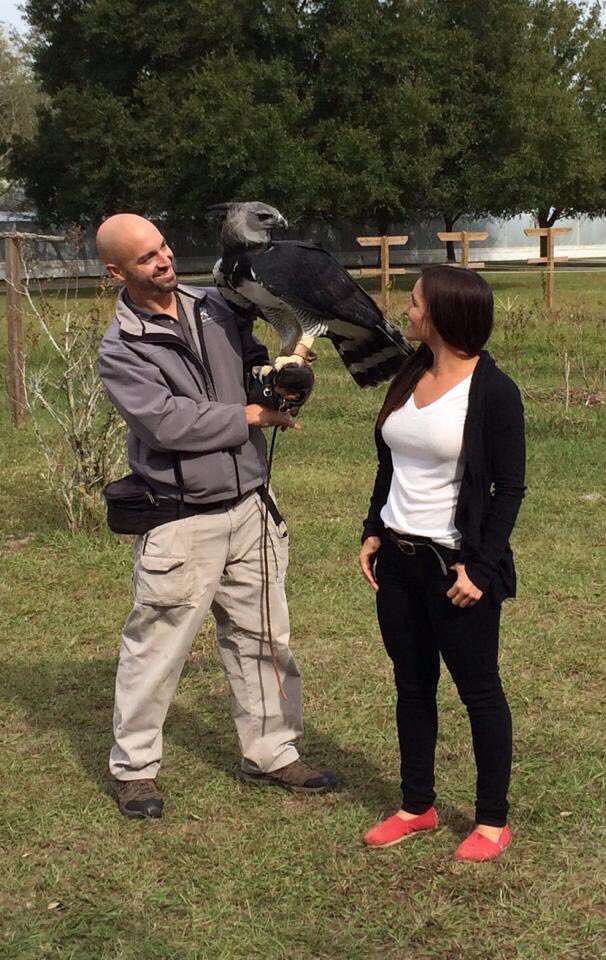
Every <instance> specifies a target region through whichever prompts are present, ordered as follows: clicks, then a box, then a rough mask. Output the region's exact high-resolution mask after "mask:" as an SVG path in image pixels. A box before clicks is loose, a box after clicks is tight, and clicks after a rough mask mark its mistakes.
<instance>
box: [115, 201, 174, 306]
mask: <svg viewBox="0 0 606 960" xmlns="http://www.w3.org/2000/svg"><path fill="white" fill-rule="evenodd" d="M97 250H98V251H99V257H100V258H101V260H103V263H104V264H105V266H106V267H107V269H108V272H109V273H110V275H111V276H112V277H114V278H115V279H116V280H119V281H121V282H122V283H124V284H126V286H127V288H128V291H129V293H130V294H131V295H133V296H135V297H138V298H139V299H141V298H144V299H145V298H147V297H149V296H153V295H154V294H167V293H169V292H170V291H172V290H174V289H175V287H176V286H177V276H176V274H175V271H174V267H173V260H174V257H173V252H172V250H171V249H170V247H169V246H168V244H167V243H166V240H165V239H164V237H163V236H162V234H161V233H160V231H159V230H158V228H157V227H155V226H154V224H153V223H151V222H150V221H149V220H146V219H145V217H140V216H138V215H137V214H136V213H116V214H114V216H112V217H108V219H107V220H105V221H104V222H103V223H102V224H101V226H100V227H99V229H98V230H97Z"/></svg>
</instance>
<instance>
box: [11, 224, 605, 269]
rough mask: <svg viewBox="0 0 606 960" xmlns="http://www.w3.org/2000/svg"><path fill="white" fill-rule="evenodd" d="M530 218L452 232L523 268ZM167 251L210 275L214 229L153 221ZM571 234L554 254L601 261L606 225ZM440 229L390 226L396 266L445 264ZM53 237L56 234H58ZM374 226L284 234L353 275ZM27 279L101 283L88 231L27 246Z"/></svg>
mask: <svg viewBox="0 0 606 960" xmlns="http://www.w3.org/2000/svg"><path fill="white" fill-rule="evenodd" d="M0 222H1V229H2V231H3V232H4V231H11V230H15V231H17V232H19V231H23V232H29V233H32V232H38V231H39V225H38V224H37V223H36V219H35V216H34V215H33V214H30V215H21V217H20V218H18V217H17V216H14V217H13V219H10V218H9V216H8V215H7V214H4V215H2V214H1V213H0ZM533 225H534V224H533V220H532V218H531V217H529V216H527V217H516V218H514V219H512V220H506V221H468V220H465V219H461V220H459V221H457V225H456V228H457V230H459V231H460V230H466V231H472V232H473V231H476V232H477V231H481V232H485V233H486V234H487V236H486V240H485V241H482V242H481V243H474V247H473V255H474V258H477V259H478V260H483V261H485V262H487V263H490V262H494V261H511V262H519V261H527V260H528V259H529V258H530V257H532V256H533V255H535V252H536V241H533V240H532V238H527V237H526V236H525V235H524V229H525V228H528V227H532V226H533ZM158 226H159V227H160V228H161V229H162V231H163V232H164V233H165V235H166V237H167V240H168V242H169V243H170V245H171V246H172V248H173V250H174V252H175V254H176V257H177V266H178V269H179V272H180V273H185V274H187V273H192V274H199V273H209V272H210V271H211V270H212V267H213V264H214V263H215V260H216V259H217V241H216V233H215V229H214V227H213V226H211V225H208V226H199V225H196V224H191V223H187V224H179V225H173V226H168V225H165V224H162V223H160V222H158ZM560 226H563V227H564V226H565V227H570V228H571V233H570V234H569V236H567V237H566V241H565V242H564V241H563V240H561V241H559V242H558V244H557V253H558V255H559V256H563V257H568V258H570V259H585V260H586V259H596V260H598V259H601V258H605V259H606V219H599V220H588V219H586V218H577V219H576V220H562V221H558V227H560ZM442 230H443V224H442V222H441V221H438V220H434V221H428V222H425V223H417V224H409V223H394V224H390V225H389V228H388V230H387V231H386V233H387V234H389V235H398V234H406V235H407V236H408V238H409V239H408V244H407V245H406V247H405V248H404V247H403V248H400V249H394V251H393V253H392V255H391V262H392V264H393V266H394V267H397V266H403V265H410V266H414V265H418V264H425V263H440V262H444V261H445V259H446V252H445V247H444V243H443V242H441V241H440V240H439V238H438V236H437V234H438V232H441V231H442ZM58 232H59V233H61V232H62V230H61V229H60V230H59V231H58ZM377 232H378V231H377V228H376V224H369V223H355V222H351V223H347V222H343V223H339V224H333V223H328V222H320V221H313V222H308V223H295V224H292V225H291V228H290V229H289V230H288V232H287V233H286V234H285V238H287V239H305V240H313V241H316V242H317V243H320V244H321V245H322V246H323V247H325V248H326V249H327V250H330V252H331V253H333V254H334V255H335V256H336V257H337V259H338V260H339V261H340V262H341V263H342V264H343V265H344V266H346V267H348V268H350V269H352V270H359V269H364V268H367V267H377V266H378V265H379V251H378V250H373V249H364V248H360V246H359V245H358V244H357V242H356V237H359V236H368V235H373V234H376V233H377ZM3 246H4V244H0V281H1V280H4V279H5V269H4V256H3V250H2V249H1V248H2V247H3ZM28 260H29V262H30V266H31V273H32V276H34V277H41V278H42V277H43V278H61V277H66V278H67V277H74V276H80V277H100V276H103V274H104V269H103V265H102V264H101V262H100V261H99V260H98V259H97V252H96V249H95V238H94V231H93V230H92V229H89V230H86V231H84V232H83V233H82V234H81V235H80V237H79V239H78V242H77V244H76V245H67V244H52V243H48V242H37V243H34V244H33V245H32V250H31V256H29V257H28Z"/></svg>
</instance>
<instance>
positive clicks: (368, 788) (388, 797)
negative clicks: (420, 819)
mask: <svg viewBox="0 0 606 960" xmlns="http://www.w3.org/2000/svg"><path fill="white" fill-rule="evenodd" d="M4 667H5V669H4V670H3V673H2V679H1V680H0V696H1V697H2V698H3V700H4V701H5V702H6V703H9V702H12V703H17V704H18V705H19V706H20V707H21V708H22V709H23V710H24V711H25V713H26V716H27V719H28V721H29V722H30V723H31V724H32V725H33V726H34V727H35V728H37V729H38V730H40V731H46V732H47V731H53V730H55V731H57V732H59V733H60V734H63V735H67V737H68V738H69V740H70V743H71V747H72V751H73V754H74V756H75V757H77V758H78V762H79V763H80V764H81V766H82V769H83V770H84V772H85V774H86V776H87V777H88V778H89V779H90V780H91V781H93V782H95V783H97V784H98V785H99V787H100V788H101V789H103V790H107V789H108V781H109V774H108V771H107V757H108V753H109V750H110V747H111V743H112V733H111V717H112V707H113V690H114V679H115V670H116V662H115V660H113V659H112V660H107V659H103V660H92V661H86V662H85V661H77V660H73V661H62V662H57V661H44V660H37V661H25V660H20V661H15V660H13V661H12V662H7V663H5V664H4ZM200 704H201V714H202V713H203V716H201V715H199V714H196V713H195V712H194V711H192V710H191V709H188V708H184V707H183V706H181V705H180V704H178V703H173V705H172V706H171V708H170V711H169V714H168V718H167V721H166V724H165V728H164V734H165V738H166V739H167V740H170V741H172V742H173V743H175V744H177V745H178V746H179V747H180V748H182V749H184V750H187V751H189V752H191V754H192V755H193V756H195V757H196V758H199V760H200V761H201V762H204V763H207V764H210V765H211V766H213V767H215V769H217V770H219V771H221V772H222V773H224V774H227V775H228V776H231V777H234V779H235V777H236V776H237V771H238V756H237V752H236V747H235V734H234V728H233V723H232V719H231V715H230V710H229V702H228V697H227V696H218V695H217V694H216V693H211V692H210V691H204V692H202V694H201V698H200ZM394 737H395V730H394ZM303 751H304V753H305V757H306V758H307V759H309V760H311V761H313V762H315V763H318V764H321V765H325V766H326V767H331V768H332V769H334V770H335V771H336V772H337V775H338V777H339V780H340V783H341V787H342V790H343V791H344V793H345V795H346V796H350V797H351V798H352V800H354V801H357V802H360V803H362V804H363V805H364V806H365V807H366V808H367V809H368V810H369V811H370V812H371V813H372V815H373V816H377V815H380V814H381V813H382V812H387V811H390V810H393V809H394V807H396V806H397V804H398V800H399V797H398V789H397V784H396V783H395V778H394V779H390V780H389V781H387V780H385V778H384V772H383V771H382V770H381V769H379V768H378V767H377V766H376V765H375V764H374V763H373V762H372V759H370V758H369V757H368V755H367V754H366V753H364V752H362V751H361V750H357V749H356V748H355V747H351V746H350V745H344V744H342V743H339V742H337V741H336V740H335V739H334V738H333V737H332V736H331V735H330V733H326V732H324V731H320V730H319V729H318V728H317V727H316V726H315V725H314V722H313V719H308V720H307V721H306V727H305V740H304V746H303ZM440 810H441V815H442V820H443V821H444V823H445V824H446V825H447V826H448V827H449V828H450V829H451V830H452V831H453V832H455V833H457V834H461V835H462V834H464V833H465V832H466V831H467V829H468V828H469V821H468V820H467V819H466V818H465V817H463V816H462V815H461V814H460V812H459V811H457V810H456V809H455V808H454V807H449V806H448V805H444V804H441V806H440Z"/></svg>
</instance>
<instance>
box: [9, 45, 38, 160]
mask: <svg viewBox="0 0 606 960" xmlns="http://www.w3.org/2000/svg"><path fill="white" fill-rule="evenodd" d="M39 103H40V93H39V91H38V87H37V84H36V82H35V80H34V76H33V73H32V70H31V64H30V59H29V56H28V53H27V50H26V49H25V48H24V46H23V44H22V43H21V42H20V41H19V40H18V39H17V38H15V37H12V36H11V35H10V34H7V33H6V31H4V30H2V28H1V27H0V130H1V131H2V133H1V139H0V178H5V177H6V175H7V172H8V154H9V151H10V147H11V143H12V141H13V139H14V138H15V137H21V138H22V139H23V140H30V139H31V137H32V136H33V135H34V130H35V124H36V107H37V106H38V104H39Z"/></svg>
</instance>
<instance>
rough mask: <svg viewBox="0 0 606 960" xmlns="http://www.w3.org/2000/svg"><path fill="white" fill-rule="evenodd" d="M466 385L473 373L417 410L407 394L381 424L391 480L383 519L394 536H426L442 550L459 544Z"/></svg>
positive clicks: (466, 401)
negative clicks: (390, 460)
mask: <svg viewBox="0 0 606 960" xmlns="http://www.w3.org/2000/svg"><path fill="white" fill-rule="evenodd" d="M470 383H471V374H470V375H469V376H468V377H465V379H464V380H461V381H460V382H459V383H457V384H455V386H454V387H451V388H450V390H447V391H446V393H443V394H442V396H441V397H438V399H437V400H434V401H433V403H429V404H427V405H426V406H424V407H421V408H420V409H419V408H418V407H417V405H416V403H415V399H414V395H411V396H410V397H409V399H408V400H407V401H406V403H405V404H404V406H403V407H400V408H399V409H398V410H394V411H393V413H390V415H389V416H388V417H387V420H386V421H385V423H384V424H383V427H382V431H381V432H382V434H383V439H384V440H385V443H386V444H387V446H388V447H389V449H390V450H391V456H392V460H393V477H392V480H391V487H390V490H389V496H388V498H387V503H386V504H385V506H384V507H383V509H382V510H381V519H382V520H383V523H384V524H385V526H386V527H389V528H390V529H392V530H395V531H396V532H397V533H403V534H406V533H410V534H415V535H416V536H422V537H430V538H431V539H432V540H434V541H435V542H436V543H439V544H441V545H442V546H444V547H458V546H459V544H460V542H461V534H460V533H459V531H458V530H457V528H456V527H455V522H454V518H455V512H456V508H457V500H458V497H459V488H460V486H461V478H462V476H463V469H464V466H465V464H464V457H463V427H464V425H465V417H466V415H467V404H468V401H469V387H470Z"/></svg>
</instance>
